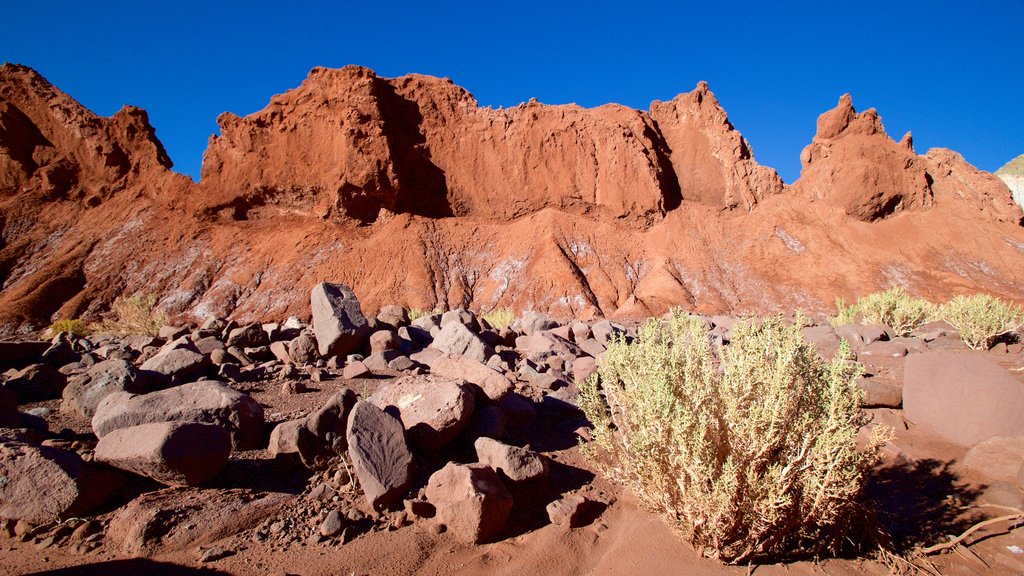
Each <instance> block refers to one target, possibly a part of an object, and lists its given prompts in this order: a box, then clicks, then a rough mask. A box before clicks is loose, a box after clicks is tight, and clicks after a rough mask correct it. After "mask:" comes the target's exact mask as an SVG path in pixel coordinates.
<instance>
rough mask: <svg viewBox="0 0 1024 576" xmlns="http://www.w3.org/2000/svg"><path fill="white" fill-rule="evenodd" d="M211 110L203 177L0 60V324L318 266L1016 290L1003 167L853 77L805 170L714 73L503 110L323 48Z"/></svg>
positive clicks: (820, 289) (451, 276)
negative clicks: (768, 144)
mask: <svg viewBox="0 0 1024 576" xmlns="http://www.w3.org/2000/svg"><path fill="white" fill-rule="evenodd" d="M220 123H221V129H222V134H221V136H219V137H215V138H213V139H211V143H210V147H209V150H208V151H207V154H206V156H205V158H204V165H203V178H202V181H201V182H200V183H199V184H193V183H192V182H191V181H190V180H189V179H187V178H184V177H182V176H179V175H176V174H174V173H172V172H170V171H169V170H168V166H169V164H170V163H169V161H168V160H167V158H166V154H164V153H163V149H162V147H161V146H160V144H159V142H158V141H157V140H156V138H155V135H154V133H153V128H152V127H150V126H149V124H148V122H146V119H145V115H144V113H142V112H141V111H139V110H137V109H131V108H129V109H126V110H125V111H122V112H119V113H118V114H115V115H114V116H113V117H111V118H100V117H97V116H95V115H94V114H92V113H91V112H89V111H87V110H85V109H84V108H82V107H81V106H80V105H79V104H77V103H76V102H74V100H72V99H71V98H70V97H68V96H66V95H64V94H62V93H60V92H59V91H57V90H56V89H55V88H53V87H52V86H50V85H49V84H48V83H47V82H46V81H45V80H43V79H42V78H41V77H39V76H38V75H37V74H35V73H34V72H32V71H31V70H28V69H26V68H23V67H19V66H10V65H8V66H4V67H2V68H0V185H2V188H0V240H2V243H0V333H4V332H11V331H14V330H18V329H27V328H31V327H41V326H45V325H46V324H47V323H49V322H50V321H51V320H52V319H56V318H60V317H77V316H84V317H86V318H87V319H89V318H93V317H95V316H97V315H98V314H100V313H102V312H103V311H104V310H105V309H106V307H107V306H108V305H109V303H110V302H111V301H112V300H113V299H114V298H115V297H116V296H117V295H119V294H122V293H125V294H140V293H142V294H145V293H154V294H157V295H158V296H159V306H160V307H161V308H162V309H164V310H166V311H168V312H171V313H173V314H181V315H183V316H185V317H189V318H193V319H203V318H206V317H207V316H209V315H212V314H217V315H224V316H231V317H233V318H236V319H239V320H241V321H248V320H258V319H268V320H269V319H280V318H281V317H283V316H285V315H288V314H298V315H302V316H308V314H309V290H310V288H311V287H312V286H313V285H314V284H316V283H317V282H320V281H324V280H329V281H337V282H343V283H345V284H347V285H349V286H351V287H353V288H354V290H355V292H356V294H357V296H358V297H359V298H360V300H361V301H362V305H363V309H364V310H365V311H366V312H368V313H372V312H373V311H374V310H376V309H377V307H379V306H381V305H383V304H389V303H397V304H402V305H406V306H414V307H419V308H434V307H449V306H450V307H454V306H470V307H472V308H474V309H478V310H489V309H491V308H494V307H500V306H509V307H512V308H514V309H516V310H522V309H524V308H535V309H543V310H548V311H551V312H554V313H556V314H573V315H577V316H594V315H600V314H604V315H626V314H648V313H660V312H662V311H664V310H665V309H666V308H667V307H668V306H671V305H683V306H686V307H688V308H691V309H696V310H699V311H704V312H716V311H730V310H731V311H741V310H751V311H758V310H759V311H775V310H791V309H793V308H796V307H802V308H803V309H805V310H811V311H813V310H824V309H827V308H829V307H830V306H831V303H832V300H833V299H834V298H835V297H836V296H844V297H847V298H849V297H851V296H855V295H857V294H860V293H865V292H870V291H874V290H877V289H879V288H883V287H886V286H888V285H892V284H900V285H903V286H905V287H907V288H908V289H909V290H911V291H912V292H916V293H919V294H923V295H926V296H931V297H933V298H936V299H941V298H944V297H947V296H949V295H950V294H953V293H956V292H960V291H967V290H984V291H986V292H991V293H994V294H997V295H1000V296H1004V297H1009V298H1015V299H1021V300H1024V288H1022V286H1024V270H1022V269H1021V267H1020V266H1017V265H1015V263H1016V262H1019V261H1020V258H1021V255H1022V254H1024V228H1021V227H1020V226H1018V225H1015V224H1014V218H1015V217H1016V218H1018V220H1019V216H1016V215H1017V214H1019V212H1014V211H1013V210H1009V209H1007V208H1006V202H1007V201H1008V197H1009V192H1008V190H1004V189H1000V188H998V187H997V186H994V185H993V184H992V182H991V181H990V179H989V177H988V176H987V175H985V174H984V173H980V172H976V171H974V170H973V169H972V168H971V167H970V166H968V165H967V164H965V163H963V162H962V161H960V160H959V159H957V158H955V157H950V156H948V154H946V153H940V152H933V153H930V154H929V156H928V157H918V156H916V155H914V154H913V151H912V150H911V148H910V146H909V140H905V141H904V142H902V143H896V142H893V141H892V140H891V139H889V138H888V137H887V136H885V134H884V132H883V131H882V128H881V124H880V122H879V121H878V117H877V115H876V114H875V113H874V112H873V111H868V112H864V113H861V114H856V113H855V112H854V111H853V109H852V106H851V105H850V104H849V100H848V99H844V101H843V103H841V105H840V107H839V108H838V109H837V110H834V111H832V112H830V113H827V114H825V115H823V116H822V118H821V119H820V120H819V131H818V136H816V138H815V141H814V143H812V145H811V146H809V147H808V150H807V153H806V158H805V169H804V173H803V175H802V177H801V179H800V181H799V182H798V183H797V184H796V186H795V188H796V190H795V191H793V190H787V189H785V188H781V184H780V182H779V180H778V177H777V176H776V175H775V173H774V171H772V170H770V169H767V168H763V167H761V166H758V165H757V164H756V163H755V162H754V161H753V159H752V158H751V156H750V148H749V146H748V145H747V144H746V142H745V141H744V140H743V139H742V137H741V136H740V135H739V133H738V132H736V131H735V130H734V129H733V128H732V126H731V125H730V124H729V123H728V120H727V118H726V116H725V113H724V111H722V110H721V108H720V107H719V106H718V104H717V102H716V101H715V100H714V97H713V96H712V95H711V93H710V92H708V91H707V90H706V87H705V86H703V85H701V86H698V88H697V90H695V91H694V92H691V93H689V94H683V95H680V96H678V97H677V98H675V99H674V100H672V101H671V102H667V103H655V104H653V105H652V110H651V113H650V114H647V113H644V112H638V111H635V110H629V109H627V108H623V107H621V106H611V105H609V106H602V107H599V108H594V109H583V108H580V107H577V106H543V105H540V104H536V103H529V104H524V105H521V106H518V107H515V108H511V109H507V110H492V109H487V108H480V107H478V106H477V103H476V102H475V101H474V100H473V98H472V96H470V95H469V94H468V93H467V92H466V91H465V90H463V89H461V88H459V87H457V86H454V85H453V84H451V83H450V82H448V81H447V80H442V79H437V78H430V77H426V76H419V75H410V76H404V77H401V78H396V79H385V78H380V77H377V76H376V75H375V74H373V73H372V72H371V71H369V70H366V69H364V68H357V67H348V68H344V69H341V70H324V69H316V70H314V71H313V72H312V73H311V74H310V77H309V78H307V80H306V81H305V82H303V84H302V85H301V86H300V87H299V88H297V89H295V90H292V91H289V92H288V93H286V94H283V95H281V96H276V97H274V98H273V99H272V100H271V103H270V104H269V105H268V106H267V108H266V109H265V110H263V111H261V112H258V113H256V114H254V115H251V116H248V117H246V118H237V117H235V116H231V115H224V116H222V117H221V118H220ZM929 179H930V180H929ZM929 182H930V184H929ZM868 184H870V186H868ZM933 191H934V198H933V197H932V193H933ZM808 196H811V197H814V198H820V200H818V201H815V202H807V197H808ZM726 207H737V208H742V210H734V211H723V210H722V208H726ZM909 208H913V210H907V209H909ZM925 208H927V209H925ZM751 209H752V211H751ZM901 209H903V210H901ZM748 211H749V212H748ZM901 211H902V212H903V213H902V214H899V215H898V216H896V217H891V218H882V219H879V218H881V217H883V216H886V215H894V214H896V213H897V212H901ZM851 214H852V215H854V216H855V217H856V218H850V216H849V215H851ZM860 220H869V221H870V220H877V221H873V222H872V223H870V224H868V223H865V222H861V221H860ZM953 231H955V233H954V232H953Z"/></svg>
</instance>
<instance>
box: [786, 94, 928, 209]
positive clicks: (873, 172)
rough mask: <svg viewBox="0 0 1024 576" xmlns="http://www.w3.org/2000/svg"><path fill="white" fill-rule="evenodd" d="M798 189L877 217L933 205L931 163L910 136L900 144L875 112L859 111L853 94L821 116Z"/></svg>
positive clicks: (804, 154) (805, 154) (805, 155)
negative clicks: (928, 169) (916, 149)
mask: <svg viewBox="0 0 1024 576" xmlns="http://www.w3.org/2000/svg"><path fill="white" fill-rule="evenodd" d="M800 162H801V164H802V165H803V168H802V170H801V171H800V179H799V180H797V181H796V183H794V185H793V186H794V188H796V189H797V191H798V192H799V193H800V194H803V195H806V196H808V197H810V198H814V199H817V200H823V201H825V202H827V203H829V204H832V205H834V206H839V207H841V208H842V209H843V210H845V211H846V213H847V214H849V215H850V216H853V217H854V218H857V219H858V220H863V221H867V222H870V221H873V220H878V219H879V218H885V217H886V216H891V215H892V214H895V213H897V212H901V211H904V210H921V209H927V208H929V207H931V205H932V203H933V198H932V190H931V185H930V183H929V179H928V175H927V173H926V163H925V162H923V161H921V159H919V158H918V156H917V155H916V154H914V147H913V143H912V140H911V138H910V134H909V133H908V134H907V135H906V136H904V137H903V139H902V140H900V142H895V141H894V140H892V139H891V138H889V136H888V135H886V133H885V129H884V128H883V127H882V121H881V119H880V118H879V117H878V113H877V112H875V110H874V109H873V108H872V109H868V110H865V111H864V112H861V113H859V114H858V113H857V112H856V111H855V110H854V108H853V100H852V98H851V97H850V95H849V94H844V95H843V97H842V98H840V99H839V104H838V106H836V107H835V108H834V109H832V110H829V111H828V112H825V113H824V114H822V115H821V116H819V117H818V131H817V133H816V134H815V136H814V139H813V140H812V142H811V143H810V144H809V145H808V146H807V147H806V148H804V150H803V152H801V154H800Z"/></svg>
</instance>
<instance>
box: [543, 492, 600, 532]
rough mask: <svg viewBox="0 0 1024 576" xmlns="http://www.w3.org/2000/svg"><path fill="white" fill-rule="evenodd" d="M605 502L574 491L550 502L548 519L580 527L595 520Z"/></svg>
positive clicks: (567, 526)
mask: <svg viewBox="0 0 1024 576" xmlns="http://www.w3.org/2000/svg"><path fill="white" fill-rule="evenodd" d="M604 508H605V504H604V503H603V502H600V501H598V500H594V499H591V498H589V497H587V496H586V495H584V494H580V493H574V494H569V495H568V496H565V497H564V498H561V499H559V500H555V501H554V502H552V503H550V504H548V506H547V512H548V519H549V520H551V523H552V524H555V525H556V526H562V527H563V528H579V527H580V526H586V525H587V524H590V523H591V522H593V520H594V518H595V517H596V516H597V515H598V514H600V513H601V512H602V511H603V510H604Z"/></svg>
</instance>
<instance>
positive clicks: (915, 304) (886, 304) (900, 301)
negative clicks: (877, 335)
mask: <svg viewBox="0 0 1024 576" xmlns="http://www.w3.org/2000/svg"><path fill="white" fill-rule="evenodd" d="M836 308H837V311H836V315H835V316H834V317H833V318H832V320H831V323H832V325H833V326H836V327H838V326H841V325H843V324H851V323H853V322H857V321H860V322H863V323H865V324H883V325H885V326H888V327H890V328H892V329H893V332H895V333H896V334H897V335H898V336H910V335H911V334H913V332H914V330H917V329H918V328H920V327H921V325H922V324H924V323H925V322H928V321H929V320H931V319H932V318H933V317H934V316H935V305H934V304H932V303H931V302H929V301H927V300H925V299H924V298H914V297H913V296H910V295H909V294H907V293H906V291H904V290H903V288H900V287H899V286H895V287H893V288H890V289H888V290H886V291H884V292H875V293H874V294H868V295H867V296H863V297H861V298H858V299H857V302H855V303H854V304H851V305H849V306H847V305H846V302H845V301H844V300H843V299H841V298H837V299H836Z"/></svg>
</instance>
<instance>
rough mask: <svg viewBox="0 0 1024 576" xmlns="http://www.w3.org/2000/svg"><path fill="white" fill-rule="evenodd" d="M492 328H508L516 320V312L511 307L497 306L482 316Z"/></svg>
mask: <svg viewBox="0 0 1024 576" xmlns="http://www.w3.org/2000/svg"><path fill="white" fill-rule="evenodd" d="M480 318H481V319H483V320H484V321H486V322H487V324H488V326H490V327H491V328H494V329H497V330H500V329H502V328H508V327H509V326H511V325H512V323H513V322H515V321H516V314H515V312H513V311H512V310H511V309H510V308H495V309H494V310H491V311H490V312H488V313H486V314H484V315H482V316H480Z"/></svg>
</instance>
